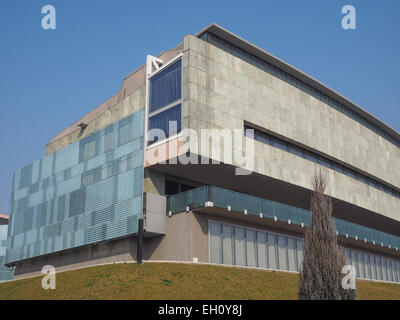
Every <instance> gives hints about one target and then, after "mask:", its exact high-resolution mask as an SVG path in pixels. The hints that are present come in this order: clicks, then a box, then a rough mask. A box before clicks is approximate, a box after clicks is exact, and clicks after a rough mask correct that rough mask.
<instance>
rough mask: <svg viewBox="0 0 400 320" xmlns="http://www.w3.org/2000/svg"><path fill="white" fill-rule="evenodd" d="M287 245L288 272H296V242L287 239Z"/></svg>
mask: <svg viewBox="0 0 400 320" xmlns="http://www.w3.org/2000/svg"><path fill="white" fill-rule="evenodd" d="M287 245H288V262H289V271H297V264H296V251H295V249H296V247H295V245H296V240H295V239H293V238H289V237H288V238H287Z"/></svg>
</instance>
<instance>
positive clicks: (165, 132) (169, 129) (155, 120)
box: [148, 104, 181, 143]
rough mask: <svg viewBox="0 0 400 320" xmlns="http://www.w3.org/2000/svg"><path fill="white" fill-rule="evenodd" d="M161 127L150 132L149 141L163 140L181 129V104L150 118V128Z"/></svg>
mask: <svg viewBox="0 0 400 320" xmlns="http://www.w3.org/2000/svg"><path fill="white" fill-rule="evenodd" d="M151 129H159V130H161V131H159V130H157V131H159V132H157V131H153V132H149V137H148V139H149V143H154V142H156V141H158V140H163V139H165V138H168V137H170V136H173V135H174V134H177V133H179V132H180V131H181V105H180V104H178V105H177V106H175V107H172V108H169V109H168V110H166V111H163V112H161V113H158V114H156V115H154V116H152V117H150V118H149V130H151Z"/></svg>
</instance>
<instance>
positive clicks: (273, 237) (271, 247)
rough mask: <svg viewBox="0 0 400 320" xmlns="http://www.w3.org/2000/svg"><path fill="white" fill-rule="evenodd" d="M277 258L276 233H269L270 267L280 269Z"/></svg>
mask: <svg viewBox="0 0 400 320" xmlns="http://www.w3.org/2000/svg"><path fill="white" fill-rule="evenodd" d="M276 260H277V259H276V235H274V234H271V233H268V268H270V269H278V264H277V262H276Z"/></svg>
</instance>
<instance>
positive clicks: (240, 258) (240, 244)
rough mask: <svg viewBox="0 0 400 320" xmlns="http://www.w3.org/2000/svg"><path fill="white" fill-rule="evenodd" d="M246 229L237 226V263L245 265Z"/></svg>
mask: <svg viewBox="0 0 400 320" xmlns="http://www.w3.org/2000/svg"><path fill="white" fill-rule="evenodd" d="M244 235H245V233H244V229H243V228H236V227H235V265H237V266H245V265H246V256H245V246H244Z"/></svg>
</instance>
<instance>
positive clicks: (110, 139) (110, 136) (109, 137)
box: [103, 131, 114, 152]
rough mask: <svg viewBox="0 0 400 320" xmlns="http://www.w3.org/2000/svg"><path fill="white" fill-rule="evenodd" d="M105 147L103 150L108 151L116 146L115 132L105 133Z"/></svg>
mask: <svg viewBox="0 0 400 320" xmlns="http://www.w3.org/2000/svg"><path fill="white" fill-rule="evenodd" d="M103 139H104V147H103V149H104V150H103V152H106V151H108V150H110V149H113V148H114V132H112V131H111V132H108V133H106V134H105V135H104V138H103Z"/></svg>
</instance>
